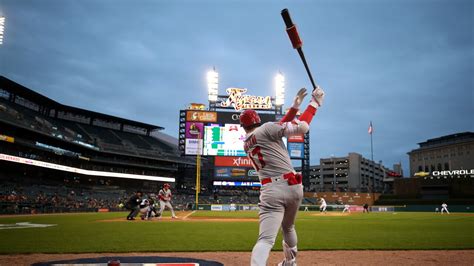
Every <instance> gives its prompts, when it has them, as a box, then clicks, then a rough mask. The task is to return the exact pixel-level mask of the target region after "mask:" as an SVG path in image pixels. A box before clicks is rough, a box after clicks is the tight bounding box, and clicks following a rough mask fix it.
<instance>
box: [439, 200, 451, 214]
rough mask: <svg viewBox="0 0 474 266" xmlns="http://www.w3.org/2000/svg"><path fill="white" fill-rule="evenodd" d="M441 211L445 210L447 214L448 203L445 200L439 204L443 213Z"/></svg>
mask: <svg viewBox="0 0 474 266" xmlns="http://www.w3.org/2000/svg"><path fill="white" fill-rule="evenodd" d="M443 212H446V213H447V214H449V211H448V204H446V203H445V202H443V204H441V214H443Z"/></svg>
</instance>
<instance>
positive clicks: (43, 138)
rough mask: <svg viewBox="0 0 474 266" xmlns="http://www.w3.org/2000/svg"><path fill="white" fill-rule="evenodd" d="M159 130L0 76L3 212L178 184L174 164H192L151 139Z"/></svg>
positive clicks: (113, 201) (94, 203)
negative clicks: (66, 101)
mask: <svg viewBox="0 0 474 266" xmlns="http://www.w3.org/2000/svg"><path fill="white" fill-rule="evenodd" d="M162 129H163V128H162V127H159V126H155V125H150V124H146V123H142V122H137V121H132V120H128V119H124V118H119V117H114V116H110V115H106V114H101V113H97V112H94V111H89V110H84V109H79V108H75V107H71V106H66V105H63V104H60V103H58V102H56V101H54V100H51V99H49V98H47V97H46V96H43V95H41V94H39V93H36V92H34V91H32V90H30V89H28V88H26V87H24V86H21V85H20V84H17V83H15V82H13V81H11V80H9V79H7V78H5V77H3V76H0V156H1V157H0V167H1V169H2V173H1V175H0V179H1V181H2V184H1V186H0V206H1V207H0V212H1V213H5V212H16V213H22V212H31V211H32V210H33V209H34V211H35V212H54V211H81V210H82V211H84V210H91V209H96V210H97V209H99V208H109V209H114V208H117V204H118V203H119V202H121V201H122V200H123V198H124V197H125V198H127V197H128V196H129V195H130V194H131V193H132V192H133V191H134V190H136V189H141V190H143V191H150V193H152V192H154V193H156V192H157V191H158V189H159V188H160V187H161V185H162V184H163V182H164V181H160V180H165V179H166V178H174V179H175V180H176V181H177V182H178V184H176V187H183V185H182V184H179V180H181V178H180V175H182V174H183V173H182V172H181V171H180V170H179V169H180V168H189V169H191V168H194V165H195V162H194V160H192V159H187V158H181V157H180V154H179V152H178V150H177V145H173V144H170V143H169V142H167V141H163V140H161V139H160V138H158V137H156V136H155V134H154V132H155V131H160V130H162ZM33 160H34V161H33ZM67 167H72V169H73V170H71V168H67ZM74 169H79V170H83V171H81V172H77V171H78V170H74ZM84 171H100V174H99V173H97V172H84ZM96 173H97V174H96ZM104 173H105V174H104ZM119 174H128V175H129V176H128V177H130V175H133V176H132V177H131V178H123V177H122V176H119ZM147 178H148V179H150V178H151V179H153V180H155V181H153V180H147ZM163 178H165V179H163ZM184 187H186V186H184ZM188 187H189V186H188ZM71 191H74V193H71ZM188 192H189V191H188ZM189 194H190V193H189ZM182 200H183V201H187V200H188V199H187V195H186V193H185V194H184V195H183V197H182ZM20 203H21V204H20ZM180 204H181V203H180ZM186 204H187V202H184V203H182V205H183V206H185V205H186ZM39 206H41V208H40V207H39Z"/></svg>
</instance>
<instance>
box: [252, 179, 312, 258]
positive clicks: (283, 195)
mask: <svg viewBox="0 0 474 266" xmlns="http://www.w3.org/2000/svg"><path fill="white" fill-rule="evenodd" d="M302 199H303V186H302V185H301V184H298V185H292V186H290V185H288V183H287V182H286V180H283V181H282V182H273V183H269V184H267V185H264V186H262V188H261V190H260V203H259V204H258V206H259V208H260V212H259V220H260V224H259V235H258V240H257V243H256V244H255V246H254V247H253V250H252V258H251V265H252V266H260V265H262V266H264V265H266V264H267V259H268V256H269V255H270V251H271V249H272V247H273V245H274V244H275V239H276V237H277V234H278V230H279V229H280V227H281V230H282V233H283V240H284V241H285V242H286V243H287V244H288V246H289V247H296V244H297V242H298V239H297V236H296V231H295V219H296V214H297V212H298V209H299V207H300V204H301V200H302Z"/></svg>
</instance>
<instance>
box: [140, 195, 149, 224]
mask: <svg viewBox="0 0 474 266" xmlns="http://www.w3.org/2000/svg"><path fill="white" fill-rule="evenodd" d="M149 211H150V202H149V201H148V199H143V200H142V202H141V203H140V218H141V219H142V220H145V219H147V220H148V212H149Z"/></svg>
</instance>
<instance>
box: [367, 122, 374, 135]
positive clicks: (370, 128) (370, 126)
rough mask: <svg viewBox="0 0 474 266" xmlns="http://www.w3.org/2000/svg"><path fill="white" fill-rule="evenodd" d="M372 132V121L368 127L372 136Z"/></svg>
mask: <svg viewBox="0 0 474 266" xmlns="http://www.w3.org/2000/svg"><path fill="white" fill-rule="evenodd" d="M373 131H374V128H373V127H372V121H370V125H369V130H368V132H369V134H370V135H372V132H373Z"/></svg>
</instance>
